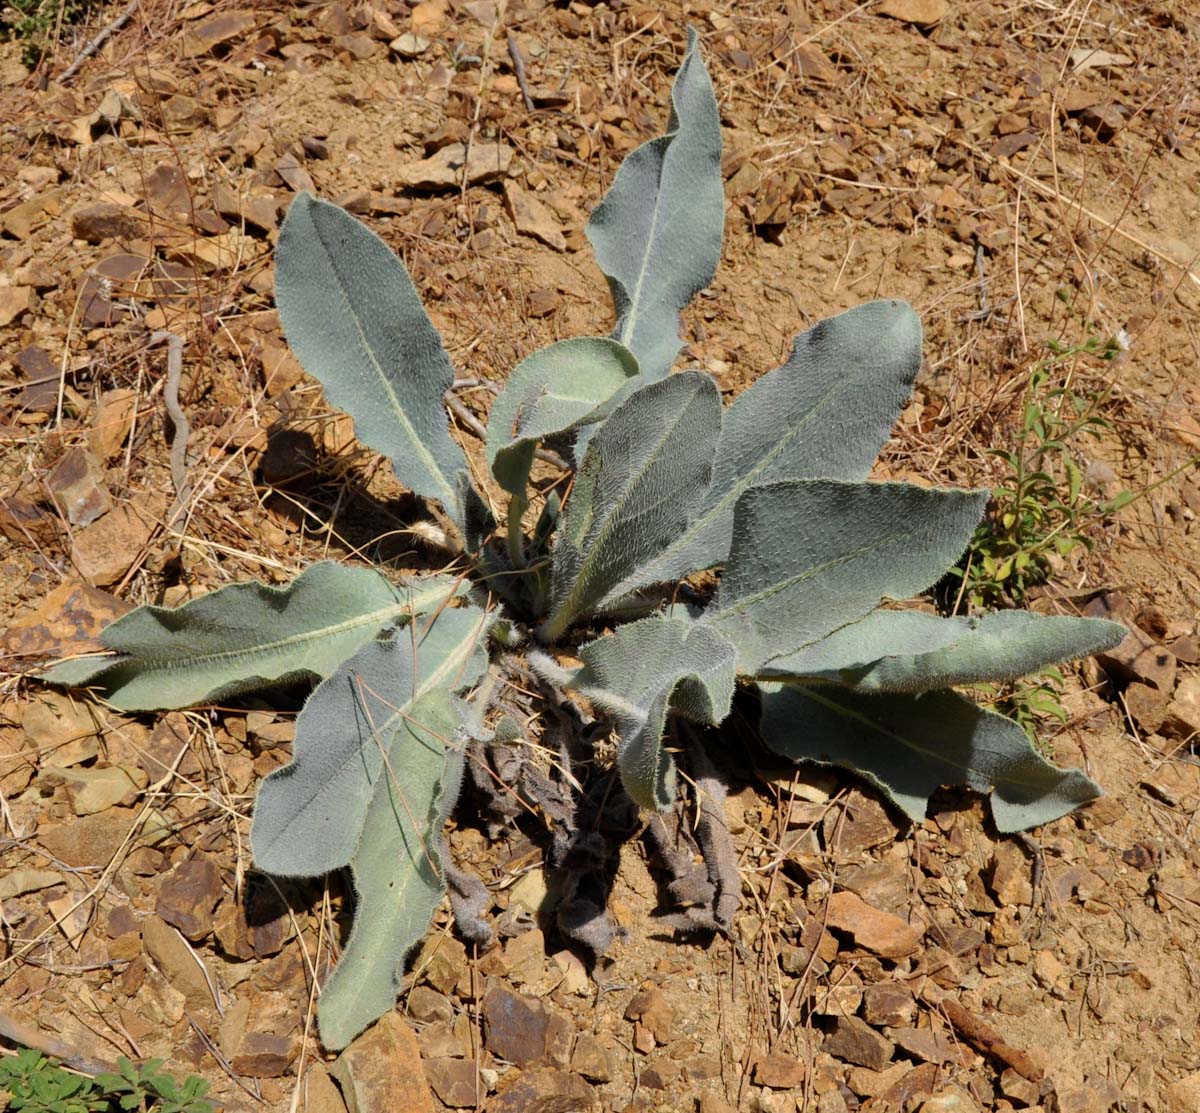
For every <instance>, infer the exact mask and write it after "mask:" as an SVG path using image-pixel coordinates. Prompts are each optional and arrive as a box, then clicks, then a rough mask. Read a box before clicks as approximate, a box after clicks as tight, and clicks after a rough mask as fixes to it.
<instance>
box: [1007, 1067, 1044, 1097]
mask: <svg viewBox="0 0 1200 1113" xmlns="http://www.w3.org/2000/svg"><path fill="white" fill-rule="evenodd" d="M1000 1092H1001V1093H1002V1094H1003V1095H1004V1096H1005V1097H1006V1098H1009V1099H1011V1100H1012V1101H1014V1102H1015V1103H1016V1104H1017V1105H1037V1102H1038V1097H1039V1094H1040V1090H1039V1088H1038V1084H1037V1083H1036V1082H1030V1081H1029V1079H1028V1078H1025V1077H1023V1076H1022V1075H1019V1074H1018V1073H1017V1072H1016V1071H1015V1070H1013V1069H1012V1067H1008V1068H1007V1069H1005V1071H1004V1072H1003V1073H1002V1074H1001V1075H1000Z"/></svg>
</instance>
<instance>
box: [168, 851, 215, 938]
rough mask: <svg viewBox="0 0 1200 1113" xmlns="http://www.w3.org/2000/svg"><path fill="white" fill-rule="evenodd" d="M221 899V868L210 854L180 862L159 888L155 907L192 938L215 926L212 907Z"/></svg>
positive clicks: (204, 933)
mask: <svg viewBox="0 0 1200 1113" xmlns="http://www.w3.org/2000/svg"><path fill="white" fill-rule="evenodd" d="M220 899H221V871H220V870H218V869H217V866H216V863H215V862H213V861H212V859H210V858H189V859H188V860H187V861H185V862H180V863H179V865H177V866H176V867H175V868H174V869H173V870H171V872H170V873H169V874H167V876H166V877H165V878H163V880H162V884H161V885H160V886H159V890H158V904H157V905H156V907H155V911H156V912H157V913H158V914H159V915H160V916H161V917H162V918H163V919H164V920H166V921H167V923H169V924H174V925H175V927H177V928H179V930H180V931H181V932H183V934H184V935H186V936H187V937H188V938H189V939H191V940H192V941H193V942H195V941H197V940H200V939H203V938H204V937H205V936H206V935H208V934H209V932H211V931H212V929H213V909H214V908H216V906H217V901H219V900H220Z"/></svg>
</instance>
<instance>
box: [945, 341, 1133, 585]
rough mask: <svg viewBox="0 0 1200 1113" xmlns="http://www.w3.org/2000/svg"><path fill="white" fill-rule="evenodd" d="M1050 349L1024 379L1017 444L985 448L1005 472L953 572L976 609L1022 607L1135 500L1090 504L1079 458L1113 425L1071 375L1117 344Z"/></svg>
mask: <svg viewBox="0 0 1200 1113" xmlns="http://www.w3.org/2000/svg"><path fill="white" fill-rule="evenodd" d="M1048 346H1049V348H1050V355H1049V356H1048V357H1047V358H1046V359H1043V360H1040V361H1039V362H1038V363H1036V364H1035V365H1034V367H1033V369H1032V371H1030V374H1029V381H1028V383H1027V384H1026V388H1025V397H1024V402H1023V405H1022V412H1021V421H1020V424H1019V425H1018V427H1017V438H1016V444H1015V445H1014V446H1013V447H1012V448H1011V449H1007V448H996V449H992V450H991V451H992V453H993V455H995V456H997V457H999V458H1000V459H1001V460H1003V461H1004V463H1005V465H1006V468H1007V471H1008V474H1007V475H1006V476H1005V478H1004V480H1003V481H1002V482H1001V483H999V484H998V485H997V486H996V487H995V488H994V490H993V491H992V501H991V504H990V505H989V507H988V513H987V515H986V517H985V518H984V519H983V521H982V522H980V524H979V526H978V528H977V529H976V530H975V534H974V536H973V537H972V538H971V543H970V544H969V545H968V546H967V551H966V554H965V555H964V557H963V560H962V561H961V562H960V565H959V567H958V568H956V569H955V574H956V575H958V576H960V577H962V579H963V580H964V581H965V582H964V591H965V593H966V595H967V597H968V598H969V599H970V601H971V603H972V605H973V606H976V607H996V606H1001V605H1006V604H1011V603H1021V602H1023V601H1024V599H1025V597H1026V594H1027V593H1028V590H1029V588H1030V587H1032V586H1033V585H1034V584H1040V583H1044V582H1045V581H1046V580H1047V579H1048V578H1049V577H1050V574H1051V571H1052V567H1053V561H1054V560H1055V559H1056V558H1061V557H1066V556H1067V555H1069V554H1070V553H1071V552H1073V551H1074V550H1075V549H1077V548H1080V547H1083V548H1087V549H1089V550H1090V549H1091V547H1092V539H1091V536H1090V531H1091V529H1092V527H1093V526H1094V525H1095V523H1096V522H1097V521H1099V520H1101V519H1103V518H1105V517H1108V516H1109V515H1111V514H1113V513H1115V512H1116V511H1117V510H1120V509H1121V507H1122V506H1125V505H1127V504H1128V503H1129V502H1130V501H1131V500H1132V499H1133V497H1134V496H1133V494H1132V493H1131V492H1129V491H1122V492H1120V493H1119V494H1118V495H1116V497H1115V498H1112V499H1095V498H1093V497H1092V495H1091V494H1090V493H1089V492H1088V491H1087V490H1086V489H1085V484H1084V472H1083V469H1082V468H1081V466H1080V464H1079V462H1078V460H1077V455H1078V442H1079V441H1080V440H1081V439H1084V438H1090V439H1093V440H1094V439H1096V438H1097V437H1099V436H1100V435H1101V434H1102V433H1103V432H1104V431H1105V430H1107V429H1109V428H1111V425H1110V423H1109V422H1108V421H1107V420H1106V419H1105V418H1104V416H1103V415H1102V414H1101V413H1100V408H1101V406H1102V404H1103V401H1104V399H1105V394H1104V392H1092V393H1088V394H1080V393H1078V392H1077V391H1076V390H1075V389H1074V388H1073V386H1072V379H1071V374H1070V370H1071V369H1072V368H1073V367H1074V365H1075V362H1076V361H1077V360H1078V359H1080V358H1081V357H1082V358H1089V359H1098V360H1103V361H1108V360H1112V359H1114V358H1116V356H1117V355H1118V354H1119V353H1120V351H1121V347H1120V345H1119V344H1118V342H1117V341H1116V340H1115V339H1110V340H1107V341H1106V340H1101V339H1100V338H1099V337H1097V336H1090V337H1089V338H1088V339H1087V340H1086V341H1084V342H1083V343H1081V344H1075V345H1064V344H1062V343H1060V342H1059V341H1056V340H1051V341H1049V342H1048ZM1064 371H1066V372H1067V373H1066V374H1063V372H1064Z"/></svg>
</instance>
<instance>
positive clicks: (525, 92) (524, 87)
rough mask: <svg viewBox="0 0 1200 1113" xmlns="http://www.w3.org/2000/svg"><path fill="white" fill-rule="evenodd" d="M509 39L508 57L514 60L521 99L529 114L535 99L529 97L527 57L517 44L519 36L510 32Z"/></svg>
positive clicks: (514, 69)
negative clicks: (526, 70)
mask: <svg viewBox="0 0 1200 1113" xmlns="http://www.w3.org/2000/svg"><path fill="white" fill-rule="evenodd" d="M507 37H508V56H509V57H510V58H511V59H512V64H513V73H515V74H516V75H517V84H518V85H520V86H521V97H522V99H523V100H524V101H525V109H526V111H527V112H532V111H533V109H534V104H533V97H531V96H530V95H529V83H528V81H527V80H526V78H525V57H524V55H523V54H522V53H521V47H520V45H519V44H518V43H517V36H516V35H514V34H513V33H512V32H511V31H509V32H508V36H507Z"/></svg>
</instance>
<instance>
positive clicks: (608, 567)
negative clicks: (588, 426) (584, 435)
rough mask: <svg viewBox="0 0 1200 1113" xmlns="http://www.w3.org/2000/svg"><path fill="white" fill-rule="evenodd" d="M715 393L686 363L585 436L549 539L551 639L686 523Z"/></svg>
mask: <svg viewBox="0 0 1200 1113" xmlns="http://www.w3.org/2000/svg"><path fill="white" fill-rule="evenodd" d="M720 427H721V397H720V395H719V394H718V393H717V388H716V385H715V384H714V383H713V381H712V379H710V378H709V377H708V376H707V375H703V374H700V373H699V372H696V371H685V372H683V373H682V374H679V375H672V376H671V377H670V378H667V379H664V380H663V381H661V382H657V383H652V384H651V385H650V386H646V387H643V388H642V389H640V390H638V391H636V392H635V393H633V394H632V395H630V396H629V397H628V398H627V399H626V400H625V401H624V402H623V403H622V404H621V405H620V406H619V407H617V409H616V410H614V411H613V413H612V414H611V415H610V416H609V418H608V420H606V421H605V422H604V424H603V425H602V426H601V427H600V431H599V432H598V433H597V434H596V435H595V436H594V437H593V438H592V439H591V441H590V443H589V444H588V448H587V452H586V453H585V455H584V458H583V464H582V466H581V467H580V469H579V474H578V476H577V477H576V480H575V488H574V491H573V492H572V495H571V499H570V501H569V502H568V503H567V510H566V514H565V515H564V519H563V524H562V526H561V528H560V529H559V533H558V538H557V541H556V543H555V547H554V556H553V566H552V570H551V603H552V611H551V615H550V618H549V619H548V621H547V622H546V624H545V626H544V628H543V630H542V636H543V638H544V639H545V640H547V641H553V640H554V639H555V638H557V637H558V636H559V635H561V634H562V632H563V631H564V630H566V628H567V627H568V626H570V624H571V623H572V622H574V621H575V620H576V619H577V618H580V617H582V616H585V615H587V614H589V613H591V611H592V610H593V608H594V607H595V605H596V603H597V602H598V601H599V600H600V599H601V598H603V596H604V595H605V594H606V593H607V592H608V591H610V590H611V589H612V588H613V587H614V586H615V585H616V584H617V583H619V582H620V581H621V580H623V579H625V578H626V577H627V576H629V575H630V574H631V573H633V572H634V571H635V570H636V569H637V568H639V567H640V566H641V565H642V564H644V563H645V562H646V561H648V560H651V559H653V557H654V556H655V555H656V554H657V553H658V552H659V551H660V550H661V549H662V548H663V546H664V545H666V544H667V543H668V542H669V541H670V540H671V538H673V537H674V536H675V535H676V534H677V533H678V532H679V531H680V530H682V529H683V528H684V527H685V526H686V525H687V522H688V519H689V517H690V515H691V512H692V507H693V506H694V505H695V502H696V500H697V498H698V497H699V495H700V493H701V492H702V491H703V490H704V489H705V488H706V487H707V486H708V483H709V479H710V477H711V474H712V458H713V451H714V449H715V447H716V439H717V434H718V432H719V430H720Z"/></svg>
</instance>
